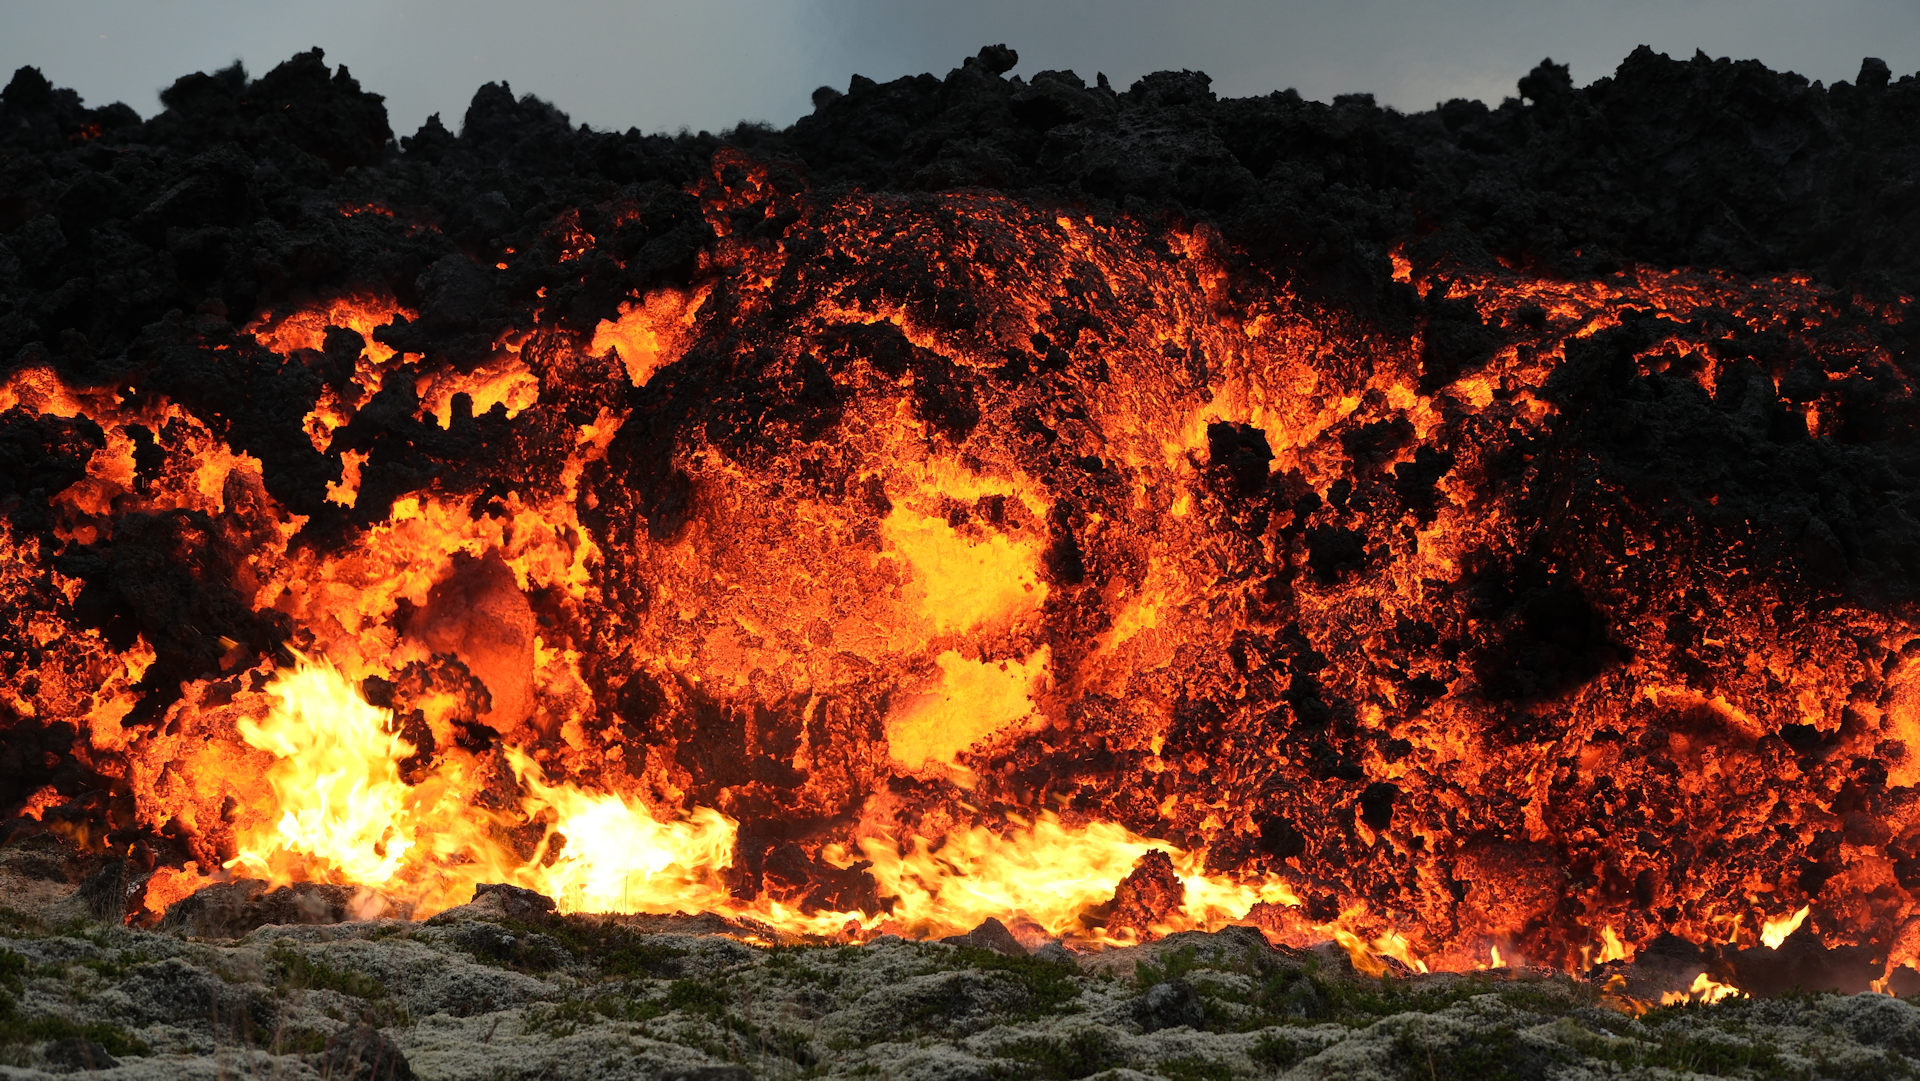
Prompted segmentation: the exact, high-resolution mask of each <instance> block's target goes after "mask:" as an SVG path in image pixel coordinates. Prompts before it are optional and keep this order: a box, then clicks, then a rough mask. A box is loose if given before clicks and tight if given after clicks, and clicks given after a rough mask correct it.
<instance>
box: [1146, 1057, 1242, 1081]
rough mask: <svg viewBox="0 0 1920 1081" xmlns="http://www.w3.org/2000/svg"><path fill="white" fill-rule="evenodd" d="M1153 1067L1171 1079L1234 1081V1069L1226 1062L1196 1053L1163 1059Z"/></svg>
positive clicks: (1173, 1080)
mask: <svg viewBox="0 0 1920 1081" xmlns="http://www.w3.org/2000/svg"><path fill="white" fill-rule="evenodd" d="M1153 1069H1154V1072H1155V1073H1158V1074H1159V1075H1160V1076H1162V1077H1165V1078H1168V1079H1169V1081H1233V1071H1232V1070H1231V1069H1229V1068H1228V1067H1227V1064H1226V1063H1224V1062H1216V1061H1214V1060H1213V1059H1210V1058H1199V1057H1197V1056H1194V1055H1184V1056H1181V1057H1180V1058H1169V1059H1162V1060H1160V1061H1159V1062H1158V1063H1156V1064H1154V1067H1153Z"/></svg>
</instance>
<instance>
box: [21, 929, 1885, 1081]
mask: <svg viewBox="0 0 1920 1081" xmlns="http://www.w3.org/2000/svg"><path fill="white" fill-rule="evenodd" d="M715 930H724V928H715V927H712V926H710V925H708V924H706V923H702V922H700V921H695V920H682V921H676V920H661V919H604V920H602V919H587V918H579V917H572V918H563V917H557V916H553V915H551V914H548V913H519V914H518V915H517V916H509V915H507V914H505V913H504V912H503V911H501V910H499V909H498V908H497V906H496V907H494V908H489V907H486V906H468V907H467V908H466V909H463V910H458V911H456V912H455V913H453V914H450V915H448V916H443V917H440V918H436V919H434V920H432V921H428V922H425V923H396V922H392V921H385V922H373V923H348V924H340V925H332V926H311V925H303V926H265V927H259V928H255V929H251V930H249V931H247V932H245V933H244V934H242V935H240V937H237V938H232V939H217V940H216V939H206V940H202V939H194V938H189V937H184V936H183V935H181V934H179V933H178V932H171V931H167V932H160V931H155V932H147V931H137V930H130V929H125V928H120V927H111V926H103V925H97V924H95V925H83V924H75V925H70V926H65V927H50V926H47V925H46V924H44V923H35V922H32V921H25V920H13V921H9V922H7V923H6V924H5V925H4V927H3V928H0V1077H7V1078H16V1077H17V1078H27V1077H42V1076H53V1075H58V1074H66V1073H71V1072H73V1071H76V1070H83V1071H94V1072H97V1073H98V1074H99V1075H100V1076H104V1077H112V1078H126V1079H134V1078H174V1077H208V1078H213V1077H234V1076H272V1077H286V1078H330V1077H340V1076H353V1077H361V1078H369V1079H372V1078H380V1079H383V1081H398V1079H401V1078H420V1079H449V1081H452V1079H468V1078H471V1079H475V1081H479V1079H488V1081H496V1079H515V1078H528V1079H532V1078H539V1077H550V1076H566V1077H581V1078H626V1077H680V1078H705V1079H708V1081H723V1079H733V1078H775V1079H781V1078H815V1077H820V1078H827V1077H872V1078H893V1079H919V1081H1010V1079H1021V1078H1084V1077H1099V1078H1105V1079H1122V1078H1164V1079H1168V1081H1216V1079H1220V1081H1224V1079H1228V1078H1267V1077H1282V1078H1288V1079H1294V1081H1308V1079H1328V1081H1331V1079H1335V1078H1339V1079H1363V1078H1379V1079H1391V1081H1411V1079H1427V1081H1442V1079H1445V1078H1474V1079H1481V1078H1487V1079H1496V1081H1499V1079H1510V1081H1534V1079H1539V1081H1548V1079H1551V1081H1579V1079H1586V1078H1596V1079H1597V1078H1646V1079H1649V1081H1652V1079H1663V1081H1665V1079H1674V1078H1696V1077H1733V1078H1775V1077H1778V1078H1796V1079H1816V1078H1828V1077H1833V1078H1840V1077H1886V1078H1900V1077H1920V1010H1916V1008H1915V1007H1914V1006H1913V1005H1911V1004H1909V1003H1907V1002H1905V1001H1902V1000H1899V999H1894V998H1889V997H1884V996H1873V995H1859V996H1851V997H1848V996H1840V995H1803V996H1792V997H1783V998H1773V999H1767V1000H1732V1001H1728V1002H1724V1003H1721V1004H1719V1005H1716V1006H1712V1007H1684V1008H1668V1009H1658V1010H1654V1011H1652V1012H1649V1013H1647V1014H1646V1015H1645V1016H1642V1017H1638V1018H1635V1017H1631V1016H1628V1015H1626V1014H1623V1013H1620V1012H1618V1011H1617V1010H1614V1009H1612V1008H1609V1007H1608V1006H1607V1005H1605V1004H1604V1003H1603V1002H1602V1001H1601V999H1600V996H1599V995H1598V993H1597V992H1596V991H1595V990H1594V989H1592V988H1591V987H1590V986H1588V985H1585V984H1581V983H1578V982H1576V981H1572V980H1568V979H1565V978H1559V977H1546V976H1541V975H1529V974H1524V973H1489V974H1478V975H1467V976H1459V975H1446V976H1431V977H1404V978H1390V979H1385V980H1382V979H1369V978H1365V977H1362V976H1359V975H1356V974H1355V973H1354V972H1353V971H1352V969H1351V968H1350V967H1349V966H1346V965H1345V964H1344V963H1342V960H1341V958H1340V957H1339V955H1337V954H1333V953H1321V954H1312V953H1303V952H1299V951H1281V950H1275V949H1272V948H1270V947H1268V946H1267V945H1266V944H1265V942H1264V941H1263V940H1262V939H1261V938H1260V937H1259V936H1258V935H1257V934H1256V933H1251V932H1247V931H1244V930H1239V929H1235V930H1229V931H1227V932H1223V933H1221V934H1216V935H1202V934H1185V935H1176V936H1173V937H1172V938H1169V939H1167V940H1164V941H1162V942H1158V943H1154V944H1151V945H1147V946H1141V947H1135V948H1132V949H1127V950H1112V951H1107V952H1103V953H1095V954H1080V955H1074V954H1071V953H1069V952H1067V951H1063V950H1060V949H1057V948H1056V949H1050V950H1047V951H1044V952H1043V953H1042V954H1041V955H1036V956H1022V955H1019V954H1017V953H1009V952H1003V951H1001V950H996V949H990V948H985V947H980V946H976V945H971V944H960V945H955V944H946V943H920V942H908V941H903V940H900V939H897V938H886V939H882V940H880V941H877V942H874V943H871V944H869V945H866V946H860V947H851V946H824V945H783V946H773V947H768V946H759V945H748V944H745V943H743V942H741V941H739V940H737V939H736V938H735V937H729V936H727V935H722V934H715V933H713V932H714V931H715Z"/></svg>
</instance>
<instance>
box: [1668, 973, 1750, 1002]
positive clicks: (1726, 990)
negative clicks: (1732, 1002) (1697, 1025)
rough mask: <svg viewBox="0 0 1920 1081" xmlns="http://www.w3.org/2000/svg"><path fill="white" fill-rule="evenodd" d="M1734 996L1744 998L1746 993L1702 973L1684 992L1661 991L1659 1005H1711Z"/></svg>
mask: <svg viewBox="0 0 1920 1081" xmlns="http://www.w3.org/2000/svg"><path fill="white" fill-rule="evenodd" d="M1735 995H1739V996H1742V997H1744V996H1745V995H1746V992H1745V991H1742V990H1740V989H1739V988H1738V987H1735V986H1733V985H1732V984H1730V983H1721V982H1719V981H1718V980H1715V979H1713V978H1711V977H1709V976H1708V975H1707V974H1706V973H1704V972H1702V973H1701V974H1699V975H1698V976H1695V977H1694V978H1693V986H1692V987H1689V988H1688V989H1687V990H1685V991H1662V992H1661V993H1660V1005H1662V1006H1681V1005H1685V1004H1687V1003H1689V1002H1692V1003H1699V1004H1702V1005H1711V1004H1713V1003H1715V1002H1719V1001H1720V1000H1721V999H1725V998H1731V997H1733V996H1735Z"/></svg>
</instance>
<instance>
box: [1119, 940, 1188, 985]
mask: <svg viewBox="0 0 1920 1081" xmlns="http://www.w3.org/2000/svg"><path fill="white" fill-rule="evenodd" d="M1198 958H1199V954H1198V952H1197V951H1196V950H1195V949H1194V948H1193V947H1192V946H1182V947H1180V948H1179V949H1177V950H1168V951H1166V952H1165V953H1162V954H1161V955H1160V960H1159V961H1158V962H1157V963H1156V962H1154V961H1142V962H1140V963H1139V964H1137V965H1135V966H1134V968H1133V982H1134V983H1136V984H1138V985H1139V987H1140V990H1142V991H1145V990H1146V989H1147V988H1149V987H1152V986H1153V985H1154V984H1157V983H1167V982H1169V981H1171V980H1178V979H1183V978H1185V977H1186V975H1187V974H1188V973H1189V972H1192V971H1193V970H1194V969H1195V968H1198V967H1199V964H1200V962H1199V959H1198Z"/></svg>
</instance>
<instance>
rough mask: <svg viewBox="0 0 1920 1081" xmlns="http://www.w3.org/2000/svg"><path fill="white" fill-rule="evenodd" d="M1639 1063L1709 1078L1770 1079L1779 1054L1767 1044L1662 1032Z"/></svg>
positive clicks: (1702, 1034) (1775, 1071)
mask: <svg viewBox="0 0 1920 1081" xmlns="http://www.w3.org/2000/svg"><path fill="white" fill-rule="evenodd" d="M1639 1063H1640V1064H1641V1065H1646V1066H1661V1067H1665V1068H1667V1069H1669V1070H1679V1071H1681V1072H1683V1073H1698V1074H1706V1075H1708V1076H1710V1077H1746V1076H1749V1075H1753V1074H1757V1075H1758V1076H1761V1077H1773V1076H1778V1075H1779V1073H1780V1052H1779V1051H1778V1050H1776V1049H1775V1048H1774V1047H1773V1046H1772V1045H1771V1044H1764V1043H1755V1042H1750V1041H1744V1040H1743V1041H1738V1042H1736V1041H1732V1040H1721V1039H1715V1038H1714V1037H1713V1036H1711V1035H1708V1034H1706V1033H1700V1032H1662V1033H1660V1035H1659V1038H1658V1042H1657V1043H1655V1044H1654V1045H1653V1046H1652V1047H1650V1048H1647V1049H1646V1051H1645V1052H1644V1053H1643V1054H1642V1055H1641V1056H1640V1059H1639Z"/></svg>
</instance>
